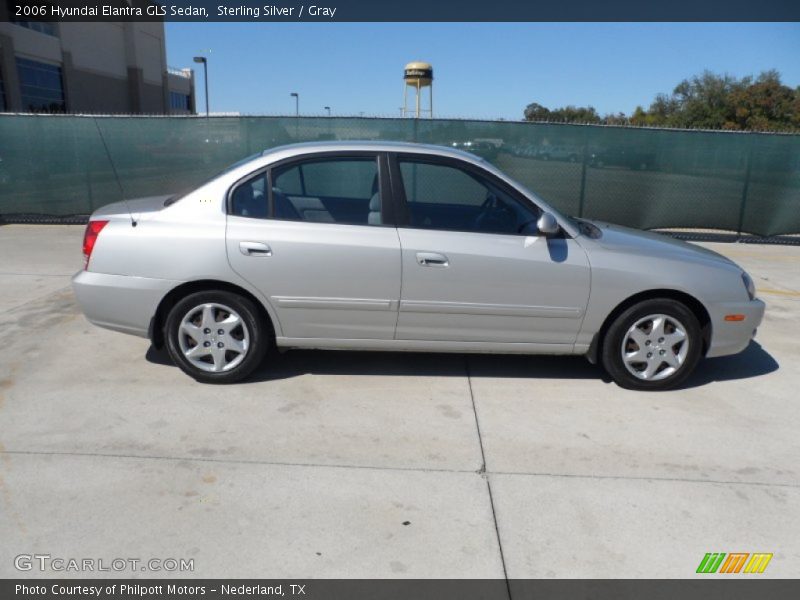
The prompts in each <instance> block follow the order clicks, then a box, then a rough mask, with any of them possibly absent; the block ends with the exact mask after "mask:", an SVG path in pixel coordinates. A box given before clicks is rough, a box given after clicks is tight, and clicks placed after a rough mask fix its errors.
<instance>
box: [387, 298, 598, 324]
mask: <svg viewBox="0 0 800 600" xmlns="http://www.w3.org/2000/svg"><path fill="white" fill-rule="evenodd" d="M400 312H401V313H445V314H454V315H488V316H493V317H494V316H497V317H540V318H557V319H580V318H581V317H582V316H583V310H582V309H581V308H580V307H576V306H529V305H522V304H481V303H474V302H435V301H423V300H401V301H400Z"/></svg>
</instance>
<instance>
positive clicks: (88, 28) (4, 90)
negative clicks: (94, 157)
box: [0, 1, 196, 114]
mask: <svg viewBox="0 0 800 600" xmlns="http://www.w3.org/2000/svg"><path fill="white" fill-rule="evenodd" d="M9 8H10V5H9V3H7V2H2V1H0V112H67V113H102V114H108V113H122V114H194V113H195V112H196V111H195V85H194V71H192V70H191V69H173V68H168V67H167V63H166V47H165V43H164V24H163V22H154V23H149V22H148V23H48V22H44V21H16V22H14V21H11V22H9V19H11V18H13V16H12V15H11V14H10V11H9ZM4 12H5V13H7V14H3V13H4ZM4 19H5V22H4V21H3V20H4Z"/></svg>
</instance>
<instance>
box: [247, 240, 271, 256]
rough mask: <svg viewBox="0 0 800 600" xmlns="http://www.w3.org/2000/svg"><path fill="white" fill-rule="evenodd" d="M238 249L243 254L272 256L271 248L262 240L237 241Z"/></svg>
mask: <svg viewBox="0 0 800 600" xmlns="http://www.w3.org/2000/svg"><path fill="white" fill-rule="evenodd" d="M239 251H240V252H241V253H242V254H244V255H245V256H272V248H270V247H269V246H268V245H267V244H265V243H264V242H239Z"/></svg>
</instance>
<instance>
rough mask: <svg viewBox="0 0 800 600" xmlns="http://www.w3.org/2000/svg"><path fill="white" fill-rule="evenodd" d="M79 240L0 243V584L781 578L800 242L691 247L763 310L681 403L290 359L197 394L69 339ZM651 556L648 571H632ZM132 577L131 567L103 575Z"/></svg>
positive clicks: (519, 365)
mask: <svg viewBox="0 0 800 600" xmlns="http://www.w3.org/2000/svg"><path fill="white" fill-rule="evenodd" d="M82 234H83V228H82V227H75V226H63V227H61V226H2V227H0V256H2V257H3V261H2V264H0V307H2V314H0V539H2V540H3V544H2V545H0V577H17V576H43V575H44V576H61V575H69V576H79V575H81V574H80V573H66V574H65V573H54V572H45V573H39V572H36V571H32V572H19V571H17V570H16V569H15V568H14V563H13V559H14V557H15V556H17V555H19V554H24V553H49V554H51V555H52V556H55V557H64V558H69V557H75V558H84V557H87V558H103V559H106V560H109V561H110V560H112V559H114V558H140V559H143V560H146V559H149V558H161V559H163V558H186V559H193V560H194V571H191V572H184V573H174V572H168V573H164V572H149V573H147V576H148V577H158V576H160V575H167V576H174V575H180V576H193V577H223V576H225V577H229V576H230V577H248V576H250V577H253V576H264V577H423V578H424V577H448V578H458V577H479V578H490V577H491V578H499V577H503V576H504V575H505V574H507V575H508V576H509V577H512V578H523V577H649V578H653V577H691V576H693V575H694V571H695V569H696V567H697V565H698V564H699V562H700V560H701V559H702V557H703V555H704V554H705V553H706V552H773V553H774V554H775V556H774V558H773V560H772V562H771V563H770V565H769V567H768V569H767V571H766V573H765V574H764V576H773V577H797V576H798V575H800V472H799V470H800V467H798V465H800V441H798V440H800V436H798V435H797V431H798V430H800V409H798V405H797V401H796V400H795V398H796V396H797V394H796V389H797V388H798V386H800V372H799V371H798V369H797V364H798V361H800V345H799V344H798V342H797V337H796V335H797V323H798V319H800V269H798V265H800V247H783V246H754V245H736V244H733V245H725V244H708V246H709V247H712V248H713V249H715V250H717V251H719V252H722V253H723V254H726V255H728V256H730V257H731V258H733V259H734V260H736V261H737V262H739V263H740V264H741V265H742V266H743V267H745V268H746V269H748V271H749V272H750V273H751V274H752V275H753V277H754V279H755V281H756V283H757V286H758V288H759V291H760V295H761V296H762V298H764V299H765V300H766V301H767V303H768V309H767V316H766V320H765V322H764V324H763V325H762V327H761V328H760V330H759V335H758V338H757V343H755V344H752V345H751V346H750V348H748V350H747V351H745V352H744V353H742V354H741V355H738V356H735V357H728V358H718V359H710V360H706V361H705V362H704V363H701V365H700V367H699V369H698V373H696V374H695V376H693V378H692V379H691V380H690V381H689V383H688V385H687V386H685V387H684V388H683V389H681V390H677V391H674V392H668V393H661V394H642V393H636V392H629V391H625V390H621V389H620V388H618V387H617V386H615V385H614V384H613V383H610V382H608V380H607V378H605V377H604V375H603V373H602V371H601V370H600V369H599V368H598V367H594V366H592V365H590V364H588V363H587V362H586V361H585V360H584V359H582V358H564V357H562V358H555V357H521V356H463V355H425V354H394V353H386V354H381V353H350V352H346V353H334V352H321V351H292V352H289V353H286V354H284V355H277V356H275V357H272V358H271V360H270V362H269V363H268V364H265V366H264V368H263V369H262V370H260V371H259V372H258V373H257V375H256V377H255V378H254V379H253V380H252V381H250V382H247V383H243V384H239V385H235V386H227V387H219V386H204V385H200V384H198V383H195V382H194V381H192V380H191V379H189V378H187V377H186V376H184V375H183V374H182V373H181V372H180V371H179V370H178V369H177V368H176V367H174V366H172V365H170V364H169V361H168V360H167V359H166V357H165V356H164V355H163V353H160V352H154V351H153V350H152V349H150V348H149V343H148V342H147V340H143V339H138V338H133V337H129V336H124V335H121V334H117V333H113V332H110V331H105V330H101V329H98V328H96V327H94V326H92V325H90V324H89V323H88V322H86V321H85V319H84V318H83V316H82V315H81V314H80V313H79V312H78V310H77V307H76V306H75V304H74V302H73V299H72V295H71V292H70V290H69V287H68V285H69V277H70V276H71V274H72V273H73V272H74V271H75V270H77V269H79V268H80V267H81V263H82V258H81V255H80V245H81V237H82ZM645 557H646V560H645ZM106 574H107V575H109V574H110V575H117V576H130V575H132V574H134V575H135V574H136V573H135V572H134V573H132V572H130V571H122V572H119V573H106Z"/></svg>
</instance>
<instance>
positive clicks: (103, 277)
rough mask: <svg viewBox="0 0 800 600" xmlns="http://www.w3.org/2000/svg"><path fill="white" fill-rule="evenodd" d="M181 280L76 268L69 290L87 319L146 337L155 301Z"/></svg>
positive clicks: (159, 300) (110, 327)
mask: <svg viewBox="0 0 800 600" xmlns="http://www.w3.org/2000/svg"><path fill="white" fill-rule="evenodd" d="M181 283H183V282H181V281H173V280H170V279H150V278H148V277H132V276H129V275H108V274H106V273H94V272H92V271H78V272H77V273H75V275H74V276H73V277H72V289H73V291H74V292H75V297H76V298H77V300H78V306H80V309H81V311H83V314H84V315H86V318H87V319H89V321H90V322H92V323H94V324H95V325H98V326H99V327H105V328H106V329H113V330H114V331H120V332H122V333H130V334H132V335H138V336H141V337H147V334H148V328H149V326H150V319H152V318H153V315H155V313H156V309H157V308H158V305H159V303H160V302H161V300H162V299H163V298H164V296H166V295H167V293H169V291H170V290H172V289H174V288H175V287H176V286H178V285H180V284H181Z"/></svg>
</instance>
